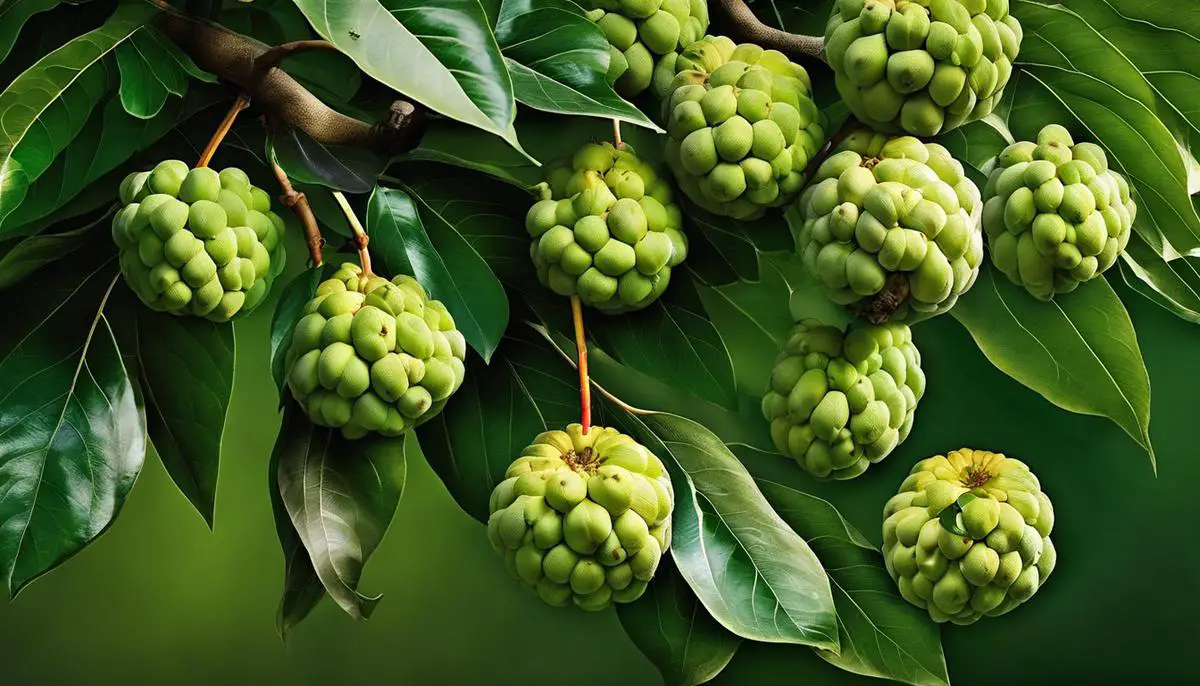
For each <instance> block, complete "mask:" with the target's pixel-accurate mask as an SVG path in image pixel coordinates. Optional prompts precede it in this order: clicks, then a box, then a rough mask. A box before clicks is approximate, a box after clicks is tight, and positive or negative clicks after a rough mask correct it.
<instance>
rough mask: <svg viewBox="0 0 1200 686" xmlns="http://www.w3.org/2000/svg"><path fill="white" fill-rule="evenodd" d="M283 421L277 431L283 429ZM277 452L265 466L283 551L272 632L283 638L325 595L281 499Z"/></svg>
mask: <svg viewBox="0 0 1200 686" xmlns="http://www.w3.org/2000/svg"><path fill="white" fill-rule="evenodd" d="M286 416H288V417H291V418H292V419H293V420H294V421H293V424H298V423H299V421H300V419H302V418H303V417H302V415H301V413H300V412H296V411H293V412H291V413H290V414H289V415H286ZM286 428H287V424H286V423H285V424H284V425H283V426H282V427H281V428H280V430H283V429H286ZM278 473H279V451H275V452H273V453H272V454H271V462H270V465H269V467H268V469H267V476H268V477H269V478H268V482H269V483H268V488H267V490H268V491H269V492H270V494H271V514H272V515H273V517H274V520H275V534H276V536H278V538H279V546H280V548H282V551H283V594H282V595H281V597H280V598H279V607H278V608H277V609H276V611H275V631H276V633H278V634H279V637H280V638H282V639H283V640H284V641H286V640H287V637H288V634H289V633H291V630H292V629H294V628H295V627H296V625H297V624H299V623H300V622H302V621H304V618H305V617H307V616H308V614H309V613H310V612H312V611H313V608H315V607H316V606H317V604H318V603H320V602H321V599H322V598H324V597H325V596H326V593H325V586H323V585H322V584H321V577H319V576H317V570H316V569H313V564H312V558H310V557H309V556H308V550H307V549H306V548H305V547H304V542H303V541H301V540H300V534H298V533H296V529H295V527H293V526H292V519H291V517H289V516H288V511H287V508H285V507H284V506H283V498H282V496H280V495H279V482H278V476H277V475H278Z"/></svg>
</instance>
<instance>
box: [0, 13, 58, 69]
mask: <svg viewBox="0 0 1200 686" xmlns="http://www.w3.org/2000/svg"><path fill="white" fill-rule="evenodd" d="M61 2H62V0H6V2H4V3H0V62H3V61H4V59H5V58H6V57H8V53H9V51H10V50H12V47H13V44H14V43H16V42H17V35H18V34H20V33H21V27H23V26H25V22H27V21H29V18H30V17H32V16H33V15H35V14H37V13H39V12H45V11H47V10H52V9H54V8H55V7H58V5H59V4H60V3H61Z"/></svg>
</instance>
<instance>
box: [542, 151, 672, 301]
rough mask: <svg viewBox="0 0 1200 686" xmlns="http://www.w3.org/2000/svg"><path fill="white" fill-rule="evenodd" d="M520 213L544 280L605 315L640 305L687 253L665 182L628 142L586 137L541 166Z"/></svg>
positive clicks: (663, 286)
mask: <svg viewBox="0 0 1200 686" xmlns="http://www.w3.org/2000/svg"><path fill="white" fill-rule="evenodd" d="M546 185H547V187H548V193H547V194H548V195H549V197H548V198H545V199H543V200H540V201H538V202H536V203H534V205H533V207H531V208H529V212H528V213H527V215H526V217H525V227H526V229H527V230H528V231H529V235H530V237H531V238H532V239H533V243H532V244H531V245H530V248H529V254H530V256H531V257H532V258H533V264H534V266H535V267H536V268H537V274H538V279H539V280H541V282H542V284H544V285H545V286H547V287H548V288H550V289H551V290H553V291H554V292H555V293H558V294H559V295H567V296H570V295H578V296H579V299H580V301H581V302H582V303H583V304H585V305H590V306H591V307H595V308H596V309H598V310H600V311H602V312H606V313H609V314H616V313H620V312H629V311H632V310H639V309H641V308H643V307H646V306H647V305H649V304H650V303H652V302H654V301H655V300H657V299H658V297H659V296H660V295H662V293H663V291H665V290H666V288H667V284H668V283H670V280H671V270H672V269H674V268H675V267H677V266H679V264H680V263H682V262H683V260H684V258H685V257H687V251H688V243H687V238H686V237H685V236H684V233H683V215H682V214H681V213H680V211H679V207H678V206H677V205H676V204H675V203H673V202H672V201H671V186H670V184H669V183H668V182H667V180H666V179H664V178H662V177H661V176H659V175H658V173H657V172H655V171H654V168H653V167H651V166H650V165H649V164H647V163H646V162H644V161H642V160H641V159H639V158H638V157H637V155H636V154H635V153H634V152H633V149H632V148H630V147H629V146H628V145H623V146H622V148H621V149H620V150H618V149H617V148H616V147H614V146H613V145H612V144H610V143H600V144H596V143H589V144H587V145H585V146H583V147H582V148H580V149H579V151H578V152H576V153H575V155H574V157H573V158H572V159H571V161H570V163H569V164H559V165H555V166H554V167H552V168H551V169H550V170H549V171H548V172H547V184H546Z"/></svg>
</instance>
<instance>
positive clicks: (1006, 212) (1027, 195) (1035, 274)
mask: <svg viewBox="0 0 1200 686" xmlns="http://www.w3.org/2000/svg"><path fill="white" fill-rule="evenodd" d="M984 198H985V203H984V206H983V230H984V232H986V233H987V237H988V245H989V248H990V251H989V252H990V253H991V256H992V262H993V264H995V265H996V267H997V268H998V269H999V270H1000V271H1002V272H1004V273H1005V275H1007V276H1008V278H1009V280H1011V281H1012V282H1013V283H1015V284H1017V285H1018V286H1022V287H1024V288H1025V290H1027V291H1029V293H1030V294H1031V295H1033V296H1034V297H1035V298H1038V299H1039V300H1050V299H1051V298H1053V297H1054V296H1055V295H1057V294H1059V293H1067V292H1070V291H1073V290H1075V288H1077V287H1078V286H1079V284H1080V283H1081V282H1084V281H1088V280H1090V279H1093V278H1095V277H1097V276H1099V275H1100V274H1103V273H1104V272H1105V270H1107V269H1109V268H1110V267H1112V266H1113V264H1115V263H1116V261H1117V256H1118V255H1120V254H1121V252H1122V251H1124V250H1125V246H1126V245H1127V244H1128V243H1129V237H1130V235H1131V233H1132V232H1131V229H1132V228H1133V222H1134V219H1136V218H1137V204H1136V203H1135V202H1134V201H1133V198H1131V197H1130V196H1129V186H1128V183H1127V182H1126V180H1125V178H1124V177H1123V176H1121V174H1119V173H1118V172H1116V171H1114V170H1113V169H1111V168H1109V166H1108V158H1107V156H1106V155H1105V153H1104V150H1103V148H1101V147H1100V146H1098V145H1095V144H1094V143H1076V142H1075V141H1074V140H1073V139H1072V138H1071V134H1070V132H1069V131H1067V129H1065V128H1064V127H1062V126H1059V125H1058V124H1050V125H1049V126H1046V127H1045V128H1043V129H1042V130H1041V132H1040V133H1039V134H1038V136H1037V142H1036V143H1035V142H1033V141H1021V142H1017V143H1013V144H1012V145H1010V146H1008V147H1007V148H1006V149H1005V150H1004V151H1003V152H1002V153H1001V154H1000V156H999V158H998V160H997V164H996V166H995V168H994V169H993V170H992V172H991V174H990V175H989V176H988V183H987V185H986V186H985V187H984Z"/></svg>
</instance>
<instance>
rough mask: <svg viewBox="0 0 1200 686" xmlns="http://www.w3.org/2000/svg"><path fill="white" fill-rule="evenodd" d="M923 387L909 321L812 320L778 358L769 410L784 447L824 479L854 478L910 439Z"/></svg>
mask: <svg viewBox="0 0 1200 686" xmlns="http://www.w3.org/2000/svg"><path fill="white" fill-rule="evenodd" d="M924 393H925V373H924V372H922V371H921V353H920V352H919V351H918V350H917V346H916V345H914V344H913V342H912V332H911V331H910V330H909V328H908V326H906V325H904V324H901V323H899V322H890V323H888V324H883V325H878V326H876V325H856V326H852V327H851V328H850V329H849V331H847V332H843V331H842V330H841V329H838V328H837V327H833V326H825V325H823V324H821V322H819V321H817V320H815V319H805V320H803V321H801V322H800V323H798V324H797V325H796V326H795V327H794V328H793V329H792V332H791V335H789V336H788V339H787V342H786V343H784V346H783V352H781V353H780V354H779V357H777V358H775V367H774V369H772V370H771V381H770V387H769V389H768V390H767V394H766V395H765V396H763V400H762V410H763V415H764V416H765V417H766V418H767V421H769V422H770V423H771V439H772V440H773V441H774V442H775V447H776V448H777V449H778V450H779V452H781V453H783V454H784V455H787V456H788V457H791V458H793V459H794V460H796V462H797V463H798V464H799V465H800V466H801V467H803V468H804V471H806V472H808V473H809V474H812V475H813V476H815V477H817V478H821V479H824V478H832V479H852V478H854V477H856V476H858V475H859V474H862V473H863V472H865V471H866V470H867V467H869V466H870V465H871V464H872V463H874V462H879V461H880V460H882V459H883V458H885V457H887V456H888V454H890V453H891V452H892V450H894V449H895V448H896V446H898V445H900V443H902V442H904V439H906V438H908V433H909V431H911V430H912V425H913V413H914V412H915V411H916V409H917V402H919V401H920V400H921V396H922V395H924Z"/></svg>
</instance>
